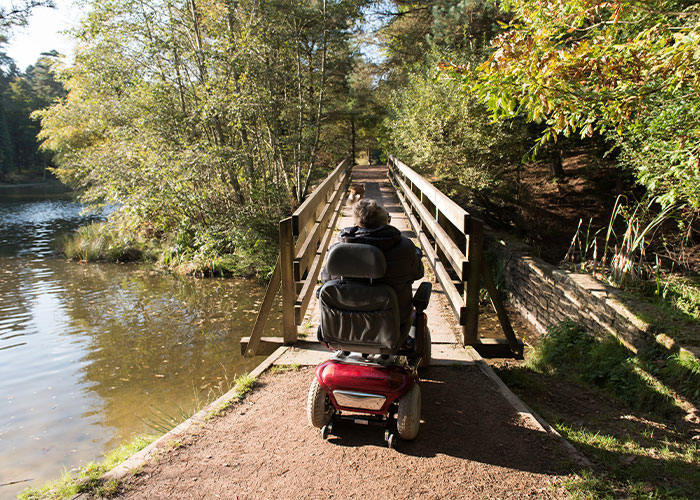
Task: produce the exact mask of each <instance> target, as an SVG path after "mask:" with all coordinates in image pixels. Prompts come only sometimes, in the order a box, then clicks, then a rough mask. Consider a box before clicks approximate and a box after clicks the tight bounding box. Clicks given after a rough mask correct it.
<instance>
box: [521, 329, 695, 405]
mask: <svg viewBox="0 0 700 500" xmlns="http://www.w3.org/2000/svg"><path fill="white" fill-rule="evenodd" d="M679 359H680V358H679V357H677V356H673V355H671V356H669V357H668V358H667V359H665V360H664V359H661V358H660V356H659V355H658V352H656V351H652V350H648V351H644V352H642V353H640V355H638V356H636V355H634V353H632V352H631V351H629V350H628V349H627V348H626V347H625V346H624V345H622V344H621V343H620V342H619V341H618V340H617V339H616V338H614V337H612V336H607V337H605V338H604V339H602V340H598V339H596V338H595V337H594V336H593V335H591V334H590V333H588V332H587V331H586V330H585V329H583V328H582V327H580V326H578V325H576V324H574V323H571V322H563V323H561V324H560V325H559V326H557V327H555V328H552V329H550V330H549V332H548V333H547V334H546V335H545V336H543V337H542V339H541V341H540V343H539V344H538V345H537V347H536V349H535V350H534V352H533V353H532V354H531V355H530V356H529V357H528V359H527V361H526V366H528V367H530V368H532V369H533V370H535V371H538V372H541V373H550V374H551V373H556V374H559V375H562V376H564V377H566V378H567V379H569V380H572V381H574V382H577V383H582V384H585V385H589V386H592V387H595V388H597V389H599V390H602V391H604V392H605V393H607V394H609V395H611V396H613V397H615V398H617V399H619V400H621V401H623V402H625V403H626V404H628V405H629V406H630V407H631V408H632V409H634V410H638V411H643V412H646V413H653V414H656V415H660V416H663V417H665V416H670V415H677V414H679V413H680V412H681V411H682V409H681V408H679V406H678V404H677V401H676V400H675V399H674V397H673V395H672V394H671V392H670V391H669V390H668V389H665V388H663V387H658V384H657V383H655V380H654V376H653V375H656V373H661V372H668V373H669V374H672V375H674V378H675V379H676V380H675V381H676V382H681V383H684V382H690V383H699V384H700V378H699V377H698V375H697V373H695V375H693V373H692V370H691V373H688V372H687V370H686V369H685V366H684V365H683V364H682V363H679V362H678V360H679ZM658 361H660V362H661V363H658ZM684 362H685V361H684ZM688 363H690V362H689V361H688ZM651 372H656V373H651ZM688 377H690V379H692V380H690V379H688Z"/></svg>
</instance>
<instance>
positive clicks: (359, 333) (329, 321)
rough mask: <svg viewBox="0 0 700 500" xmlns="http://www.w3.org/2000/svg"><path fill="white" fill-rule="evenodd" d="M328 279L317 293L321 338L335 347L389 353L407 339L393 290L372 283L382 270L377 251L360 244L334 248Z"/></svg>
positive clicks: (327, 268)
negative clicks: (403, 336)
mask: <svg viewBox="0 0 700 500" xmlns="http://www.w3.org/2000/svg"><path fill="white" fill-rule="evenodd" d="M326 271H327V272H328V274H329V275H330V276H333V277H339V279H333V280H330V281H328V282H327V283H325V284H324V285H323V286H322V287H321V290H320V291H319V305H320V309H321V336H322V338H323V340H324V341H325V342H326V343H327V344H328V345H329V347H331V348H333V349H341V350H343V351H355V352H362V353H368V354H393V353H395V352H397V351H398V349H399V348H400V347H401V344H402V343H403V341H404V340H405V338H402V336H401V331H400V327H399V322H400V315H399V306H398V301H397V299H396V292H395V291H394V289H393V288H392V287H391V286H389V285H384V284H377V283H373V280H374V279H377V278H381V277H382V276H383V275H384V273H385V272H386V259H385V258H384V254H383V253H382V251H381V250H379V249H378V248H376V247H374V246H371V245H365V244H358V243H340V244H338V245H336V246H334V247H333V248H332V249H331V250H330V252H329V254H328V260H327V262H326Z"/></svg>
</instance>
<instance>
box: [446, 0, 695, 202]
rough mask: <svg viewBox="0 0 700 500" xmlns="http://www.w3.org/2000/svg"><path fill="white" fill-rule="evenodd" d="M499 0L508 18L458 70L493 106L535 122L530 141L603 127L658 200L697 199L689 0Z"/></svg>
mask: <svg viewBox="0 0 700 500" xmlns="http://www.w3.org/2000/svg"><path fill="white" fill-rule="evenodd" d="M501 5H502V7H503V8H504V9H506V10H510V11H511V12H512V13H513V15H514V18H513V21H512V22H511V23H510V24H509V25H508V26H507V29H506V31H505V32H504V33H503V34H502V35H500V36H499V37H497V38H496V39H495V40H494V42H493V48H494V51H493V53H492V54H491V56H490V57H489V59H488V60H487V61H486V62H484V63H483V64H482V65H481V66H480V67H479V68H478V70H477V71H476V73H475V74H473V75H471V74H470V75H469V76H467V77H466V78H465V83H466V85H467V87H468V88H469V89H470V90H473V91H476V92H478V93H479V95H480V96H481V98H482V99H483V100H484V102H485V103H487V105H488V106H489V108H490V109H491V110H492V111H493V113H494V116H495V117H497V118H499V117H513V116H520V115H524V116H526V117H527V119H528V120H529V121H533V122H541V123H544V124H545V125H546V127H545V131H544V133H543V135H542V137H541V139H540V144H544V143H546V142H548V141H556V140H557V139H558V137H559V136H560V135H562V134H563V135H570V134H574V133H578V134H580V135H581V136H582V137H590V136H592V135H593V134H594V132H596V131H597V132H598V133H601V134H603V135H606V136H607V137H609V138H610V139H612V140H613V141H614V142H615V143H616V144H617V145H618V146H619V148H620V149H621V151H622V155H621V159H622V160H623V161H624V162H625V163H626V164H627V165H628V166H630V167H631V168H632V169H633V171H635V173H636V174H637V178H638V180H639V181H640V182H641V183H642V184H643V185H644V186H645V187H646V188H647V189H648V190H649V192H650V194H652V196H655V197H656V199H657V200H658V201H659V202H660V203H662V205H664V206H669V205H671V204H674V203H680V204H683V205H686V206H687V207H690V208H691V210H694V211H697V210H698V209H700V188H698V186H700V125H699V124H698V121H697V120H696V119H694V118H693V117H695V116H697V112H698V110H699V107H700V71H699V70H700V52H698V50H697V46H698V42H699V40H700V24H699V23H698V19H700V10H698V5H697V2H692V1H685V0H678V1H673V0H644V1H630V0H618V1H615V2H609V1H603V0H564V1H556V2H555V1H544V2H543V1H539V0H507V1H503V2H501ZM451 69H452V70H453V71H455V70H456V71H457V72H459V71H463V70H460V69H459V68H454V67H452V68H451Z"/></svg>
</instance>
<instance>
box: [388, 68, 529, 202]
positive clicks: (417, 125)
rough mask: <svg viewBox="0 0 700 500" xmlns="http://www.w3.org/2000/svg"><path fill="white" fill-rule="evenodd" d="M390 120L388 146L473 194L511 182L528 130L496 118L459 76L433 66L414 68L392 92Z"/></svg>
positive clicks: (482, 197) (489, 193)
mask: <svg viewBox="0 0 700 500" xmlns="http://www.w3.org/2000/svg"><path fill="white" fill-rule="evenodd" d="M389 120H390V121H389V124H388V126H387V128H388V129H389V140H390V145H389V148H390V150H391V151H393V152H394V154H396V155H397V156H398V157H400V158H402V159H403V160H404V161H406V162H408V163H409V164H410V165H411V166H415V167H417V168H419V169H429V170H430V171H431V172H433V173H434V174H435V175H437V176H438V177H439V178H441V179H448V180H450V181H456V182H457V183H459V185H461V186H463V187H464V188H466V190H467V191H468V192H469V193H470V195H471V197H472V199H474V198H476V199H480V200H485V199H486V198H489V197H492V196H493V195H494V193H499V192H500V193H501V196H503V193H505V192H508V190H509V188H510V189H512V188H513V186H512V185H510V184H509V182H508V179H507V173H508V171H509V168H510V165H511V164H512V162H513V161H514V160H515V161H519V160H520V157H521V156H522V154H523V153H524V150H522V149H519V148H518V146H517V144H524V143H525V140H524V130H523V129H522V127H520V126H518V125H517V124H505V123H493V122H492V121H491V120H490V118H489V116H488V113H487V111H486V108H485V107H483V106H482V105H481V104H479V103H478V102H477V100H476V99H474V98H473V97H471V96H469V95H465V94H464V92H463V91H462V88H461V84H460V82H459V81H458V80H455V79H452V78H446V77H444V76H443V77H437V78H436V77H435V74H434V70H432V69H431V70H426V71H418V72H416V73H413V74H411V75H410V76H409V80H408V83H407V85H406V86H405V87H403V88H401V89H400V90H397V91H396V92H395V93H394V95H393V98H392V109H391V115H390V119H389Z"/></svg>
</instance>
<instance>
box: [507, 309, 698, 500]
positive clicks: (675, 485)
mask: <svg viewBox="0 0 700 500" xmlns="http://www.w3.org/2000/svg"><path fill="white" fill-rule="evenodd" d="M497 371H498V373H499V376H501V377H502V378H503V380H504V381H505V382H506V383H507V384H508V385H509V387H511V388H512V389H513V390H514V391H515V392H516V393H517V394H518V395H519V396H520V397H522V398H523V399H524V400H525V401H526V403H527V404H528V405H530V406H532V407H533V408H534V409H535V410H536V411H537V412H538V413H540V414H542V416H543V417H544V418H545V419H547V420H548V421H550V422H551V423H552V424H553V426H554V427H555V428H556V429H557V431H558V432H559V433H560V434H561V435H562V436H563V437H564V438H565V439H567V440H569V441H570V442H571V443H572V444H574V446H576V448H578V449H579V450H580V451H582V452H583V453H584V454H585V455H587V456H588V458H589V459H590V460H591V462H592V463H593V466H592V468H591V469H584V470H578V471H575V474H574V476H573V479H571V480H570V481H568V482H567V483H566V487H567V489H569V491H570V492H571V493H572V495H573V497H574V498H591V499H593V498H648V499H657V498H664V499H665V498H678V499H684V498H695V495H696V493H697V491H698V487H699V486H700V454H699V453H698V451H699V450H698V443H697V441H694V440H693V439H691V438H692V437H693V436H692V429H691V426H690V425H689V424H688V423H687V422H685V420H684V417H685V414H686V412H685V410H684V408H683V404H684V403H683V402H682V401H681V400H680V399H679V395H681V396H684V397H686V398H687V399H690V400H691V401H693V400H694V398H697V395H698V391H699V390H700V366H699V365H698V362H697V360H696V359H695V358H693V357H692V356H690V355H686V354H684V353H671V352H669V351H668V350H666V349H665V348H663V347H662V346H658V345H652V346H649V347H647V348H646V349H643V350H641V351H640V352H639V353H638V354H634V353H633V352H631V351H629V350H628V349H627V348H626V347H625V346H623V345H622V344H621V343H620V342H619V341H618V340H617V339H615V338H614V337H612V336H606V337H604V338H602V339H599V338H596V337H594V336H593V335H591V334H590V333H588V332H587V331H586V330H585V329H583V328H582V327H580V326H578V325H576V324H573V323H571V322H564V323H562V324H560V325H559V326H557V327H556V328H552V329H550V331H549V332H548V333H547V334H546V335H544V336H543V337H542V338H541V339H540V342H539V344H538V345H536V346H535V348H534V349H533V351H532V352H531V353H529V354H528V356H527V358H526V361H525V363H524V364H522V365H519V366H507V367H504V368H499V369H498V370H497ZM695 400H697V399H695Z"/></svg>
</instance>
